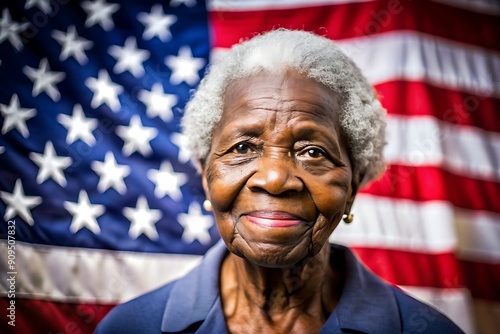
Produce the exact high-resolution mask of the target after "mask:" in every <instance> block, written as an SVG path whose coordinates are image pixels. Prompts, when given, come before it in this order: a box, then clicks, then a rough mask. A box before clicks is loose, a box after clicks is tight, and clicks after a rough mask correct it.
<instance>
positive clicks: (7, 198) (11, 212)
mask: <svg viewBox="0 0 500 334" xmlns="http://www.w3.org/2000/svg"><path fill="white" fill-rule="evenodd" d="M0 197H1V198H2V200H3V201H4V202H5V204H7V209H6V210H5V215H4V216H3V219H4V220H5V221H7V220H9V219H10V218H12V217H15V216H16V215H19V217H21V218H22V219H23V220H24V221H25V222H26V223H28V224H29V225H31V226H33V217H32V216H31V209H32V208H33V207H35V206H37V205H38V204H40V203H42V198H41V197H40V196H25V195H24V189H23V183H22V182H21V179H17V181H16V184H15V185H14V190H13V191H12V194H9V193H8V192H5V191H0Z"/></svg>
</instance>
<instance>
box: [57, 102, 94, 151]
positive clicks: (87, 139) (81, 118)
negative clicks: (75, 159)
mask: <svg viewBox="0 0 500 334" xmlns="http://www.w3.org/2000/svg"><path fill="white" fill-rule="evenodd" d="M57 121H58V122H59V123H61V124H62V125H63V126H64V127H65V128H66V130H68V134H67V135H66V144H68V145H69V144H71V143H74V142H75V141H76V140H77V139H81V140H82V141H83V142H84V143H86V144H87V145H89V146H90V145H93V144H95V137H94V135H93V134H92V131H94V130H95V129H96V128H97V124H98V123H99V121H98V120H97V119H94V118H87V117H85V114H84V112H83V110H82V106H81V105H79V104H75V107H74V108H73V115H72V116H70V115H66V114H59V115H57Z"/></svg>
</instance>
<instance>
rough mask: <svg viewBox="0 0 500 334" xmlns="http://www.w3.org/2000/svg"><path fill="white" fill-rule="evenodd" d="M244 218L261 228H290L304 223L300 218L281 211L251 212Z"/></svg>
mask: <svg viewBox="0 0 500 334" xmlns="http://www.w3.org/2000/svg"><path fill="white" fill-rule="evenodd" d="M246 217H247V220H248V221H249V222H250V223H253V224H256V225H260V226H263V227H291V226H296V225H300V224H303V223H305V222H306V221H305V220H304V219H302V218H300V217H297V216H295V215H293V214H290V213H288V212H282V211H259V212H252V213H249V214H248V215H247V216H246Z"/></svg>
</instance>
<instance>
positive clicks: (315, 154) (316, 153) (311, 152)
mask: <svg viewBox="0 0 500 334" xmlns="http://www.w3.org/2000/svg"><path fill="white" fill-rule="evenodd" d="M305 153H306V154H307V155H308V156H309V157H311V158H320V157H324V156H325V153H324V152H323V150H320V149H317V148H309V149H307V150H306V152H305Z"/></svg>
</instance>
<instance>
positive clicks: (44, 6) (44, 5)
mask: <svg viewBox="0 0 500 334" xmlns="http://www.w3.org/2000/svg"><path fill="white" fill-rule="evenodd" d="M49 2H50V0H28V1H26V4H25V5H24V9H30V8H31V7H33V6H37V7H38V8H39V9H40V10H41V11H42V12H44V13H45V14H50V13H51V12H52V8H50V3H49Z"/></svg>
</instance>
